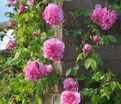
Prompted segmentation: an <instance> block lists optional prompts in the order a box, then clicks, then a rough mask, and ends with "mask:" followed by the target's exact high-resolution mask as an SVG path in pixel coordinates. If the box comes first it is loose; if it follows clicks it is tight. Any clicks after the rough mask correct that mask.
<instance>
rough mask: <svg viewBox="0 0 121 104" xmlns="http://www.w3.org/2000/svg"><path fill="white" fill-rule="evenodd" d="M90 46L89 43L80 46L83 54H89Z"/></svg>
mask: <svg viewBox="0 0 121 104" xmlns="http://www.w3.org/2000/svg"><path fill="white" fill-rule="evenodd" d="M91 48H92V46H91V45H90V44H84V47H83V48H82V51H83V52H84V53H85V54H89V52H90V50H91Z"/></svg>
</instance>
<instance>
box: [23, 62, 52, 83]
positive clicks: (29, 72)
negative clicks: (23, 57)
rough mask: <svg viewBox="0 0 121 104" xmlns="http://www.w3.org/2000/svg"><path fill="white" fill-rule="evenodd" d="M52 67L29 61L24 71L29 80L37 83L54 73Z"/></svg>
mask: <svg viewBox="0 0 121 104" xmlns="http://www.w3.org/2000/svg"><path fill="white" fill-rule="evenodd" d="M52 70H53V69H52V66H51V65H44V64H43V63H40V62H39V61H37V60H35V61H28V62H27V65H26V67H25V69H24V72H25V76H26V79H27V80H32V81H37V80H38V79H40V78H41V77H43V76H46V75H48V74H50V73H51V72H52Z"/></svg>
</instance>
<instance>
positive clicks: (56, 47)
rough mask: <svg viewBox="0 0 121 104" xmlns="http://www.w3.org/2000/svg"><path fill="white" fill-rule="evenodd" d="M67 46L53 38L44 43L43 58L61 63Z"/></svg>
mask: <svg viewBox="0 0 121 104" xmlns="http://www.w3.org/2000/svg"><path fill="white" fill-rule="evenodd" d="M64 48H65V45H64V43H63V42H61V41H60V40H58V39H56V38H51V39H48V40H46V41H45V42H44V43H43V48H42V50H43V56H44V58H47V59H49V60H52V61H59V60H60V59H62V58H63V53H64Z"/></svg>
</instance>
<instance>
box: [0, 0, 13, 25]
mask: <svg viewBox="0 0 121 104" xmlns="http://www.w3.org/2000/svg"><path fill="white" fill-rule="evenodd" d="M6 4H7V0H0V23H1V22H5V21H7V20H8V18H7V17H6V16H5V12H8V11H12V9H11V8H9V7H7V6H5V5H6Z"/></svg>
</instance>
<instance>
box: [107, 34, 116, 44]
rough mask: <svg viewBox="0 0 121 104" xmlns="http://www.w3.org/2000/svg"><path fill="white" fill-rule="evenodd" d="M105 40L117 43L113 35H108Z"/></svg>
mask: <svg viewBox="0 0 121 104" xmlns="http://www.w3.org/2000/svg"><path fill="white" fill-rule="evenodd" d="M107 38H108V40H109V41H110V42H113V43H115V42H117V40H116V38H115V37H114V36H113V35H108V36H107Z"/></svg>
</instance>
